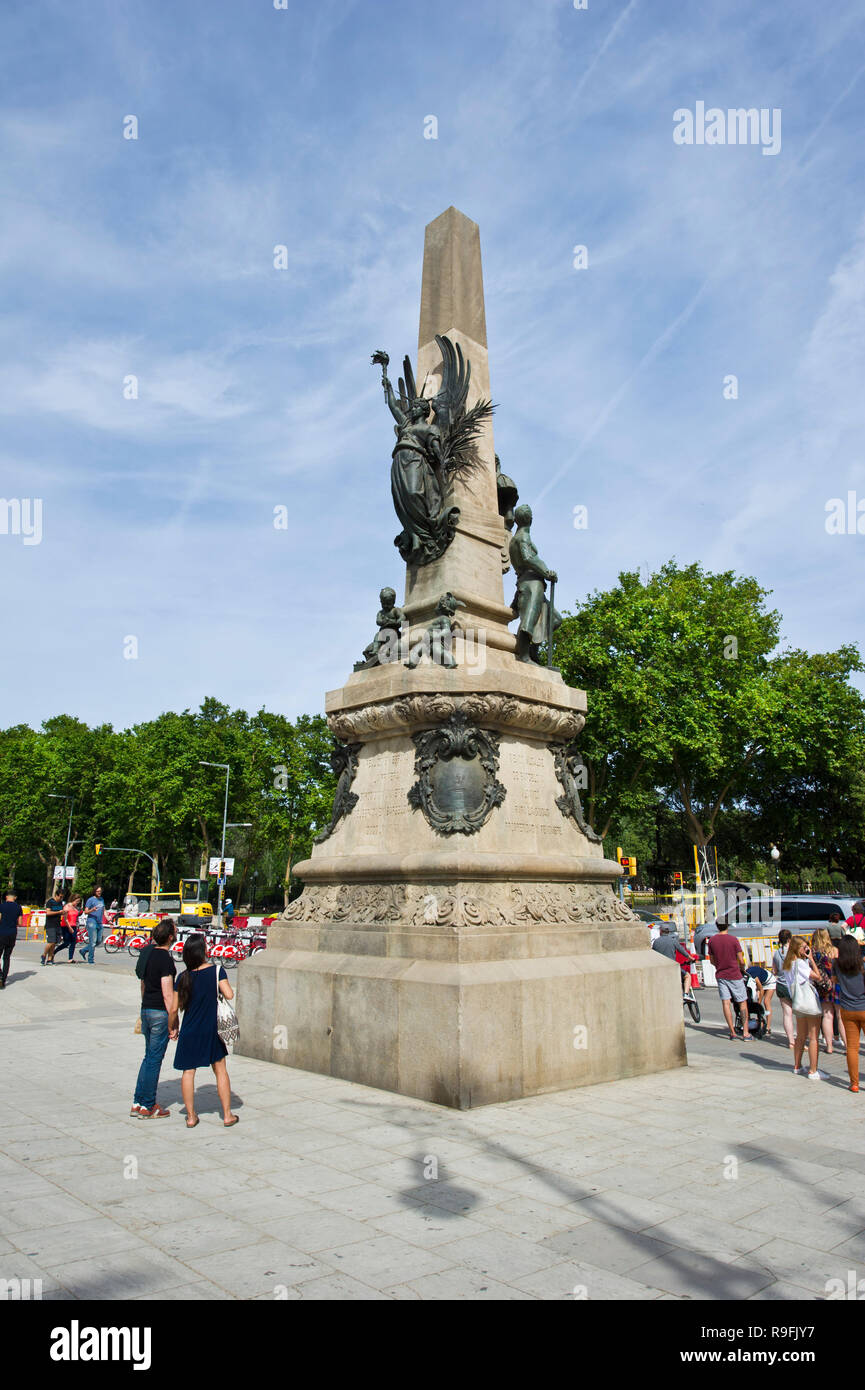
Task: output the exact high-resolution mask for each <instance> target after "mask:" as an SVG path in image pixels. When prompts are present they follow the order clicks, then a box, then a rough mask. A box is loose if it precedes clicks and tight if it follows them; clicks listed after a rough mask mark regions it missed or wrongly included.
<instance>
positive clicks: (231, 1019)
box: [213, 963, 240, 1047]
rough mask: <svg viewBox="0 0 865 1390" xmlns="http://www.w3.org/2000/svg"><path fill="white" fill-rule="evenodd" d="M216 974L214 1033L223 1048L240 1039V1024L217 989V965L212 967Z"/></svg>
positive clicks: (228, 1001)
mask: <svg viewBox="0 0 865 1390" xmlns="http://www.w3.org/2000/svg"><path fill="white" fill-rule="evenodd" d="M213 969H214V971H215V973H216V1031H217V1033H218V1034H219V1036H220V1038H221V1039H222V1041H223V1042H224V1043H225V1046H226V1047H228V1046H229V1044H230V1043H234V1042H237V1039H238V1038H239V1037H240V1024H239V1023H238V1021H237V1014H236V1013H235V1012H234V1007H233V1005H232V1004H231V1002H230V1000H228V999H226V997H225V995H224V994H222V993H221V992H220V989H219V964H218V963H217V964H215V965H214V967H213Z"/></svg>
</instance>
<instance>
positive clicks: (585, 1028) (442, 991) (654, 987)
mask: <svg viewBox="0 0 865 1390" xmlns="http://www.w3.org/2000/svg"><path fill="white" fill-rule="evenodd" d="M421 303H422V307H421V327H420V334H419V345H418V346H419V355H418V371H417V373H416V379H417V381H418V383H419V384H420V383H421V382H425V383H426V384H425V386H424V388H423V393H424V394H425V395H427V396H430V395H432V394H433V393H434V391H435V390H436V389H437V386H438V381H437V378H436V373H437V372H438V370H439V362H440V354H439V352H438V347H437V345H436V343H435V335H436V334H437V333H438V334H446V335H447V336H448V337H450V338H451V340H452V341H454V342H457V343H460V345H461V346H462V348H463V351H464V353H465V354H466V356H467V357H468V358H469V359H470V361H471V366H472V379H471V389H470V392H469V397H468V404H469V405H472V404H473V403H475V402H476V401H477V400H479V399H482V398H483V399H487V398H488V397H489V367H488V362H487V350H486V328H485V322H484V308H483V283H482V278H481V265H480V242H479V238H478V234H477V227H476V226H475V224H474V223H472V222H469V220H468V218H466V217H464V216H463V214H462V213H459V212H457V211H456V209H454V208H450V209H448V211H447V212H445V213H443V214H442V215H441V217H439V218H437V219H436V220H435V222H433V223H431V224H430V226H429V227H428V228H427V235H426V245H425V252H424V277H423V291H422V297H421ZM478 457H479V467H478V469H477V470H476V472H475V474H474V475H473V476H472V478H471V480H470V482H465V481H463V482H460V483H458V484H456V485H455V486H454V488H453V495H452V497H451V498H450V499H449V500H450V502H451V503H452V504H453V505H457V506H459V509H460V517H459V523H458V525H457V529H456V534H455V535H454V538H453V540H452V542H451V544H450V545H449V546H448V548H447V550H446V551H445V552H444V554H443V555H442V556H441V557H440V558H439V559H438V560H436V561H434V562H433V563H431V564H428V565H425V566H419V567H415V568H412V567H409V569H408V572H407V576H406V597H405V604H404V607H405V610H406V613H407V616H408V619H409V627H410V634H411V637H415V636H417V634H418V632H419V631H420V630H421V629H422V628H423V626H424V625H425V624H426V623H427V622H429V620H430V619H431V618H432V616H433V613H434V611H435V606H436V602H437V600H438V599H439V597H440V596H441V595H442V594H443V593H445V592H447V591H450V592H451V593H453V594H454V595H455V596H456V597H457V598H459V599H461V600H462V602H463V604H464V607H463V608H461V609H460V610H459V617H458V624H459V629H460V631H459V632H458V634H457V640H456V642H455V645H454V656H455V659H456V666H455V667H453V668H448V667H446V666H442V665H440V664H436V663H435V662H434V661H431V660H430V659H429V658H428V657H427V658H424V659H423V661H422V664H421V665H419V666H417V667H416V669H408V668H407V667H406V666H405V665H404V664H403V661H402V659H400V660H398V661H395V662H392V663H391V664H388V665H385V666H378V667H373V668H371V669H367V670H361V671H357V672H355V673H354V674H353V675H352V676H350V677H349V679H348V680H347V681H346V684H345V685H344V686H343V687H342V688H341V689H339V690H335V691H331V692H329V694H328V695H327V698H326V709H327V716H328V723H329V725H330V727H331V729H332V731H333V733H334V735H335V736H336V738H337V739H338V740H340V741H341V742H342V743H343V744H344V745H345V748H346V769H347V770H346V772H344V774H343V776H342V778H341V784H342V785H341V791H340V792H338V798H337V809H339V808H340V807H341V811H340V815H339V818H338V819H337V820H336V822H335V824H334V826H333V828H332V831H331V833H330V834H329V835H328V837H327V838H326V839H324V840H323V842H322V843H320V844H317V845H316V846H315V849H314V851H313V854H312V856H311V857H310V859H309V860H307V861H305V862H304V863H300V864H298V865H297V866H296V873H297V875H298V877H299V878H301V879H302V880H303V883H304V891H303V893H302V895H301V896H300V897H299V898H298V899H296V900H295V901H294V902H293V903H291V904H290V905H289V907H288V908H287V910H286V912H285V913H284V914H283V918H282V919H281V921H280V923H279V925H276V924H274V926H273V927H272V928H271V930H270V936H269V941H268V949H267V951H265V952H262V953H260V954H258V955H256V956H254V957H252V958H251V959H250V960H249V961H246V962H244V964H243V965H242V966H241V967H240V972H239V974H240V980H239V990H238V1013H239V1016H240V1026H241V1036H240V1042H239V1044H238V1046H237V1050H238V1051H239V1052H242V1053H245V1054H247V1055H249V1056H254V1057H259V1058H263V1059H265V1060H268V1061H274V1062H281V1063H283V1064H284V1065H287V1066H293V1067H300V1068H303V1069H306V1070H309V1071H316V1072H323V1073H327V1074H330V1075H333V1076H339V1077H343V1078H346V1079H348V1080H351V1081H358V1082H363V1083H365V1084H367V1085H371V1086H378V1087H381V1088H383V1089H385V1090H391V1091H397V1092H400V1093H402V1094H405V1095H412V1096H416V1097H419V1098H421V1099H424V1100H430V1101H434V1102H436V1103H439V1104H443V1105H451V1106H455V1107H458V1108H461V1109H464V1108H468V1107H470V1106H477V1105H486V1104H489V1103H491V1102H495V1101H503V1100H510V1099H513V1098H515V1097H517V1096H524V1095H532V1094H536V1093H539V1092H543V1091H551V1090H556V1089H560V1088H562V1087H568V1086H579V1085H586V1084H589V1083H592V1082H598V1081H609V1080H613V1079H615V1078H617V1077H620V1076H633V1075H636V1074H638V1073H641V1072H651V1071H658V1070H662V1069H665V1068H667V1067H672V1066H680V1065H683V1064H684V1062H685V1048H684V1027H683V1022H682V999H681V989H680V984H679V972H678V970H677V969H676V968H675V967H672V966H671V964H670V962H668V961H666V960H664V959H663V958H661V957H660V956H658V955H657V954H655V953H652V952H651V950H650V949H649V932H648V929H647V928H646V927H645V926H644V925H643V924H642V923H641V922H639V920H638V919H637V918H636V917H635V916H634V914H633V913H632V912H631V911H630V910H629V909H628V908H627V907H626V906H625V905H624V904H623V903H622V902H621V901H620V900H619V898H618V897H617V896H616V893H615V891H614V884H616V883H617V881H618V879H619V877H620V875H621V870H620V868H619V865H618V864H617V863H614V862H611V861H610V860H607V859H605V858H604V854H603V849H602V847H601V845H600V844H599V843H597V842H596V841H595V840H593V839H592V837H591V835H590V834H588V833H586V829H585V827H584V825H583V822H582V816H581V809H580V806H579V800H578V798H577V797H575V795H574V790H573V785H572V783H569V781H568V775H567V757H566V754H567V751H568V749H569V746H570V745H571V743H572V741H573V740H574V739H575V738H576V737H577V735H578V734H579V732H580V730H581V729H582V727H583V724H584V722H585V715H584V711H585V708H586V697H585V695H584V694H583V692H582V691H579V690H574V689H572V688H570V687H568V686H566V685H565V684H564V682H563V681H562V678H561V676H560V674H559V673H558V672H557V671H550V670H547V669H546V668H545V667H541V666H537V665H534V664H528V663H521V662H517V661H516V660H515V658H514V655H513V651H514V645H515V644H514V637H513V635H512V634H511V633H510V632H509V631H508V627H507V624H508V622H509V621H512V618H513V614H512V612H511V609H510V607H509V606H508V605H507V604H506V602H505V596H504V589H503V581H502V548H503V544H504V542H505V541H506V539H507V532H506V531H505V528H504V524H503V522H502V520H501V517H500V516H499V515H498V510H497V501H496V481H495V455H494V449H493V439H492V426H491V425H490V426H489V427H488V429H487V430H486V432H485V434H484V437H483V438H482V440H481V443H480V446H479V450H478ZM383 492H384V489H383ZM388 563H390V564H392V562H388ZM386 572H387V571H386V570H385V573H386ZM364 640H366V639H364ZM362 645H363V643H362V642H359V647H360V646H362ZM454 808H457V809H456V810H455V809H454ZM466 808H467V809H466ZM463 813H465V814H463ZM460 816H463V819H462V820H461V819H460Z"/></svg>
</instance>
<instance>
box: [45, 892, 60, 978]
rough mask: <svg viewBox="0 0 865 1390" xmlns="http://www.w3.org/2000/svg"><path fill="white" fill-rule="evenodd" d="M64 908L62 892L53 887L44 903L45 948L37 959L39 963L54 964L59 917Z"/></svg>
mask: <svg viewBox="0 0 865 1390" xmlns="http://www.w3.org/2000/svg"><path fill="white" fill-rule="evenodd" d="M64 910H65V909H64V903H63V893H62V892H58V891H57V889H55V890H54V892H53V893H52V894H51V897H50V898H49V899H48V901H47V903H46V904H45V949H44V951H43V952H42V958H41V960H40V961H39V964H40V965H53V964H54V952H55V950H56V949H57V943H58V942H59V940H60V919H61V917H62V916H63V912H64Z"/></svg>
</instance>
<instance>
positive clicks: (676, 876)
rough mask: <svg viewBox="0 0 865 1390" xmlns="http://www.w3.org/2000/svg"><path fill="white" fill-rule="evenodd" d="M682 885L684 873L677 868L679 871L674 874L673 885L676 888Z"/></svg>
mask: <svg viewBox="0 0 865 1390" xmlns="http://www.w3.org/2000/svg"><path fill="white" fill-rule="evenodd" d="M681 886H682V875H681V874H680V873H679V872H678V870H677V871H676V872H675V873H674V874H673V887H674V888H681Z"/></svg>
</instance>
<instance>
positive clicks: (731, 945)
mask: <svg viewBox="0 0 865 1390" xmlns="http://www.w3.org/2000/svg"><path fill="white" fill-rule="evenodd" d="M708 951H709V958H710V960H711V962H712V964H713V965H714V967H715V982H716V984H717V986H718V994H719V995H720V999H721V1005H722V1007H723V1010H724V1018H725V1019H726V1020H727V1027H728V1028H729V1030H730V1037H731V1038H732V1039H733V1041H734V1042H735V1040H736V1030H735V1028H734V1027H733V1004H735V1005H736V1006H737V1008H738V1010H739V1013H740V1014H741V1016H742V1041H743V1042H753V1038H752V1037H751V1034H750V1033H749V1032H748V991H747V989H746V988H745V980H744V976H743V973H742V972H743V971H744V970H745V969H746V967H747V964H748V960H747V957H746V955H745V953H744V951H743V950H742V943H741V941H740V940H739V938H738V936H731V935H730V931H729V925H728V923H727V920H726V918H723V917H722V918H720V919H719V921H718V930H717V933H716V934H715V936H710V937H709V942H708ZM731 1001H732V1002H731Z"/></svg>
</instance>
